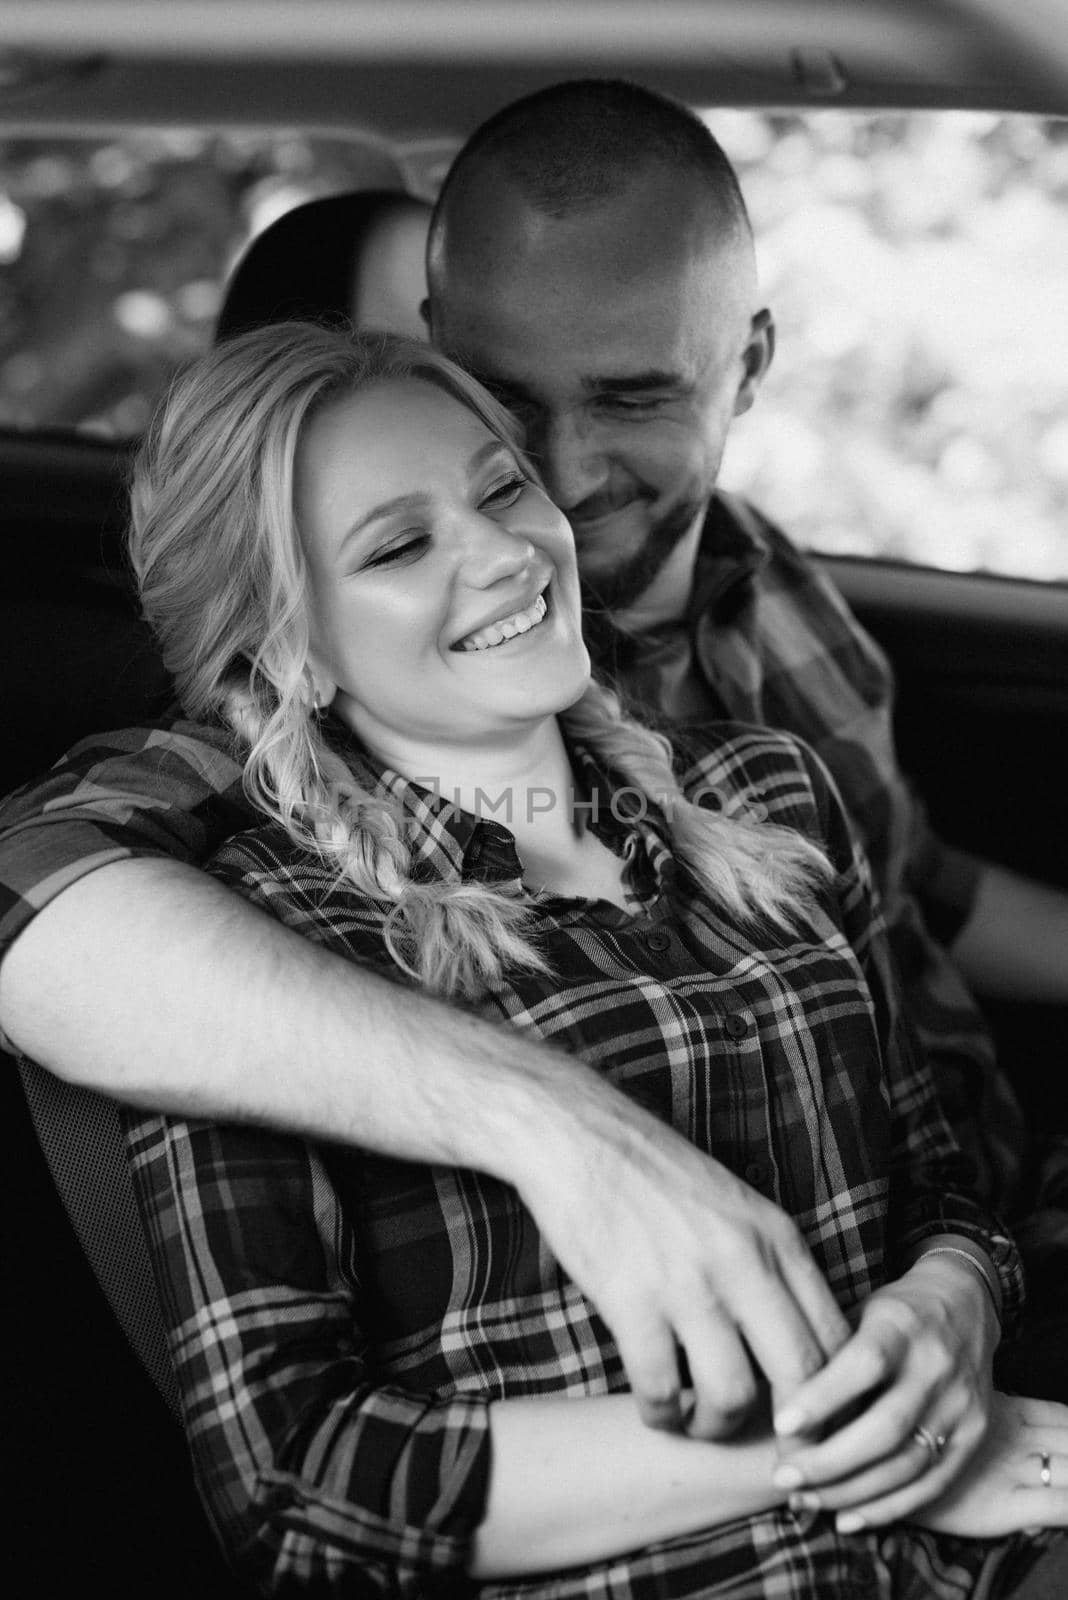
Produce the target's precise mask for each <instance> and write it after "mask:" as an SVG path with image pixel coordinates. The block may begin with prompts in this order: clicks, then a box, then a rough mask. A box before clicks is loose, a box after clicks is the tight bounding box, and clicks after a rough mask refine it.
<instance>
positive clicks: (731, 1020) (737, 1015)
mask: <svg viewBox="0 0 1068 1600" xmlns="http://www.w3.org/2000/svg"><path fill="white" fill-rule="evenodd" d="M723 1026H724V1027H725V1028H726V1030H727V1032H728V1033H729V1034H730V1036H731V1038H732V1039H742V1038H744V1037H745V1035H746V1034H747V1033H748V1032H749V1018H748V1017H747V1016H746V1014H745V1012H744V1011H731V1012H729V1013H728V1015H727V1019H726V1021H725V1022H724V1024H723Z"/></svg>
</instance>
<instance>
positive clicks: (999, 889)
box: [950, 862, 1068, 1004]
mask: <svg viewBox="0 0 1068 1600" xmlns="http://www.w3.org/2000/svg"><path fill="white" fill-rule="evenodd" d="M950 954H951V955H952V957H953V959H954V961H955V962H956V963H957V965H958V966H959V968H960V970H961V972H962V973H963V974H964V976H965V978H967V980H968V982H969V984H970V985H971V987H972V988H973V989H974V990H975V992H976V994H978V995H988V996H989V997H990V998H991V999H996V1000H1035V1001H1041V1002H1046V1003H1049V1004H1063V1003H1065V1002H1068V894H1066V893H1065V891H1064V890H1063V889H1056V888H1054V887H1053V886H1052V885H1051V884H1045V883H1038V882H1036V881H1035V880H1034V879H1032V878H1024V877H1021V876H1020V874H1019V873H1016V872H1010V871H1009V870H1008V868H1006V867H1000V866H995V865H994V864H993V863H992V862H985V863H984V864H983V871H982V875H981V877H980V879H979V886H978V890H977V892H976V896H975V903H974V905H973V907H972V911H971V914H970V915H969V917H968V920H967V922H966V923H965V924H964V927H963V928H962V929H961V931H960V933H959V934H958V936H957V938H956V939H955V940H954V942H953V945H952V947H951V949H950Z"/></svg>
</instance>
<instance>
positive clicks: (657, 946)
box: [645, 928, 671, 954]
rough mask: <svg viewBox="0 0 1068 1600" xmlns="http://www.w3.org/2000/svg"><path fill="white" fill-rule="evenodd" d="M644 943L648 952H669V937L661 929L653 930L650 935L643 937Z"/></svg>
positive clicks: (668, 934)
mask: <svg viewBox="0 0 1068 1600" xmlns="http://www.w3.org/2000/svg"><path fill="white" fill-rule="evenodd" d="M645 942H646V944H647V945H648V947H649V949H650V950H655V951H656V952H657V954H659V953H660V952H661V951H664V950H670V948H671V935H670V933H665V932H664V930H663V928H654V929H653V931H652V932H651V933H647V934H646V935H645Z"/></svg>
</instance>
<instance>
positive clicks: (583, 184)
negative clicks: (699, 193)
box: [431, 78, 749, 236]
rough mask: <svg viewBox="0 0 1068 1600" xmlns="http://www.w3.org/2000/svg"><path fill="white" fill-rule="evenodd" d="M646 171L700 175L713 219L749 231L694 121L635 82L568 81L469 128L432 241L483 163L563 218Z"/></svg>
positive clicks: (724, 172) (737, 193)
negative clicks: (654, 168)
mask: <svg viewBox="0 0 1068 1600" xmlns="http://www.w3.org/2000/svg"><path fill="white" fill-rule="evenodd" d="M652 164H662V165H664V166H666V167H670V168H672V169H675V170H678V169H679V168H682V169H683V170H688V171H691V172H693V173H694V174H695V175H696V176H697V177H699V178H702V179H703V180H704V181H705V182H706V183H707V185H708V191H709V197H710V199H711V201H712V202H713V205H714V206H715V210H716V214H717V215H718V216H719V217H720V218H721V219H722V220H724V221H728V220H730V221H733V222H735V223H738V224H741V226H742V227H743V228H744V229H745V230H746V231H747V232H748V231H749V218H748V215H747V213H746V208H745V201H744V199H743V198H742V191H741V189H740V187H739V184H738V178H737V176H736V174H735V171H734V168H733V167H732V166H731V164H730V161H729V160H728V159H727V156H726V154H725V153H724V151H723V149H722V147H721V145H720V144H719V143H718V141H717V140H716V139H715V137H714V136H713V134H712V132H711V131H710V129H709V128H708V127H706V125H705V124H704V123H703V122H702V121H701V118H700V117H698V116H696V115H695V114H694V113H693V112H692V111H690V110H689V109H688V107H686V106H683V105H680V104H679V103H678V102H677V101H674V100H669V99H667V98H666V96H664V95H661V94H656V93H654V92H653V91H652V90H651V89H646V88H644V87H642V86H641V85H639V84H636V83H628V82H626V81H625V80H623V79H618V78H575V79H571V80H567V81H565V82H563V83H556V84H552V85H550V86H549V87H548V88H547V89H538V90H536V91H535V92H534V93H533V94H529V95H525V96H524V97H523V98H522V99H521V100H515V101H513V102H512V104H511V105H507V106H505V107H504V108H503V109H502V110H501V111H498V112H496V113H495V114H494V115H493V116H492V117H490V118H489V119H488V120H487V121H486V122H484V123H483V124H482V125H481V127H479V128H477V129H476V130H475V132H474V133H473V134H472V135H471V137H470V138H469V139H468V141H467V143H466V144H465V145H464V146H463V148H462V149H461V150H460V152H459V153H458V155H457V156H456V158H455V159H454V161H453V163H452V166H451V167H450V168H449V171H448V174H447V176H446V179H445V182H444V184H443V185H442V189H441V193H440V194H439V196H438V201H437V205H436V207H435V211H434V219H433V221H432V223H431V235H432V236H433V235H434V234H435V233H436V231H437V226H438V223H439V222H440V220H441V218H442V217H443V216H444V214H445V211H446V209H447V207H448V204H449V200H450V196H454V195H455V194H456V193H457V191H458V190H460V189H461V188H462V187H464V186H466V184H467V182H468V180H469V179H470V178H472V176H473V175H475V174H477V173H478V171H479V170H480V169H481V168H484V167H486V166H492V167H494V168H496V169H498V170H500V171H503V172H504V173H505V174H506V175H507V177H508V178H509V179H510V180H511V181H512V182H513V183H514V184H515V185H516V187H517V188H518V189H519V190H520V192H521V193H522V194H523V195H524V197H525V198H526V199H527V200H528V202H529V203H530V204H531V205H533V206H534V207H535V209H537V210H539V211H542V212H544V213H545V214H547V215H549V216H555V217H564V216H567V215H568V214H569V213H571V212H574V211H580V210H583V209H584V208H586V207H588V206H591V205H596V204H597V203H598V202H599V201H601V200H604V199H607V198H609V197H610V196H612V195H615V194H618V193H620V192H621V191H622V190H623V189H625V188H626V187H627V185H628V183H629V182H630V181H631V179H632V178H633V177H634V174H635V173H636V172H637V171H639V170H641V169H642V168H644V167H648V166H649V165H652Z"/></svg>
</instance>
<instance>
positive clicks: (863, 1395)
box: [774, 1254, 999, 1532]
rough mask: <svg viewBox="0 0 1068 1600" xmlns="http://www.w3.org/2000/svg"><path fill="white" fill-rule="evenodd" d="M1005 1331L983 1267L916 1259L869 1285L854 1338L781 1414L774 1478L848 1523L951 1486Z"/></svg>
mask: <svg viewBox="0 0 1068 1600" xmlns="http://www.w3.org/2000/svg"><path fill="white" fill-rule="evenodd" d="M998 1331H999V1330H998V1322H997V1317H996V1315H995V1312H994V1308H993V1304H992V1302H991V1299H990V1296H989V1294H988V1293H987V1290H986V1289H985V1287H984V1286H983V1283H982V1281H981V1280H980V1278H979V1277H978V1275H977V1273H975V1272H974V1271H973V1270H972V1269H971V1268H970V1267H969V1266H967V1265H966V1264H965V1263H964V1262H962V1261H960V1260H959V1259H957V1258H954V1257H952V1256H947V1255H941V1254H940V1255H931V1256H926V1257H921V1258H920V1259H919V1260H918V1261H917V1262H916V1264H915V1265H914V1266H913V1267H911V1268H910V1269H909V1271H908V1272H906V1273H905V1274H904V1275H903V1276H902V1277H901V1278H899V1279H897V1280H896V1281H895V1282H893V1283H890V1284H887V1285H885V1286H884V1287H883V1288H882V1289H879V1290H877V1291H876V1293H875V1294H873V1295H872V1297H871V1299H870V1300H869V1301H868V1302H867V1304H866V1305H865V1307H864V1309H863V1312H862V1314H861V1318H860V1322H859V1324H858V1326H857V1330H856V1332H855V1333H854V1335H853V1337H852V1338H851V1339H850V1340H849V1342H848V1343H847V1344H846V1345H845V1346H844V1347H843V1348H842V1349H841V1350H840V1351H839V1352H838V1354H837V1355H835V1356H833V1357H832V1358H831V1360H830V1361H829V1362H828V1363H827V1365H826V1366H825V1367H824V1368H823V1370H822V1371H821V1372H819V1373H817V1374H816V1375H815V1377H813V1378H810V1379H809V1380H808V1382H807V1383H806V1384H804V1385H803V1386H802V1387H801V1388H800V1389H798V1390H797V1392H796V1394H795V1395H794V1397H793V1399H792V1400H791V1402H790V1403H789V1405H788V1406H786V1407H785V1408H783V1409H782V1410H780V1412H779V1413H778V1415H777V1417H776V1432H777V1433H778V1435H779V1439H780V1445H781V1450H782V1459H781V1462H780V1465H779V1467H778V1469H777V1471H776V1474H775V1479H774V1481H775V1483H776V1484H777V1485H778V1486H779V1487H780V1488H784V1489H788V1490H791V1491H793V1495H792V1503H794V1504H795V1505H798V1506H800V1507H804V1508H806V1509H809V1508H811V1509H821V1510H827V1511H838V1512H840V1513H841V1516H840V1518H839V1527H840V1528H841V1529H842V1531H843V1532H849V1531H851V1529H852V1528H853V1527H855V1526H857V1525H859V1524H857V1521H856V1519H857V1518H858V1517H863V1521H864V1523H865V1524H869V1525H874V1524H876V1523H879V1524H881V1523H886V1522H890V1521H895V1520H897V1519H898V1518H901V1517H906V1516H909V1515H911V1514H913V1513H914V1512H915V1511H917V1510H918V1508H919V1507H920V1506H922V1505H925V1504H927V1503H929V1502H930V1501H932V1500H934V1499H936V1498H937V1497H938V1496H940V1495H943V1494H945V1492H946V1490H947V1489H948V1488H949V1486H950V1484H951V1483H952V1482H953V1481H954V1479H955V1478H956V1477H957V1476H958V1475H959V1474H960V1473H961V1472H962V1471H963V1469H964V1468H965V1466H966V1464H967V1462H968V1461H969V1460H970V1458H971V1457H972V1455H973V1454H974V1452H975V1451H976V1449H977V1448H978V1446H979V1444H980V1441H981V1440H982V1437H983V1434H984V1432H985V1430H986V1426H987V1418H988V1414H989V1408H990V1392H991V1376H990V1373H991V1360H992V1357H993V1352H994V1347H995V1345H996V1343H997V1338H998Z"/></svg>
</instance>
